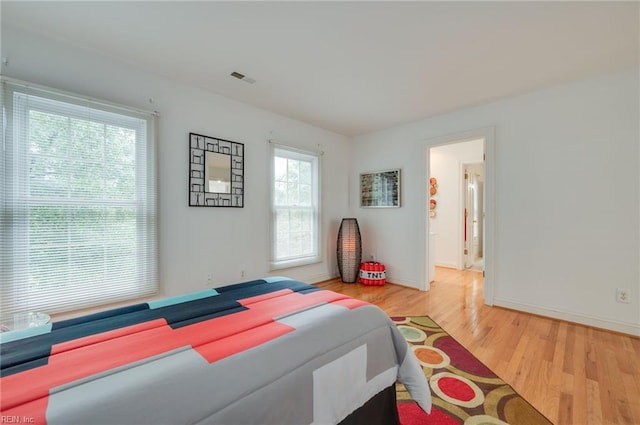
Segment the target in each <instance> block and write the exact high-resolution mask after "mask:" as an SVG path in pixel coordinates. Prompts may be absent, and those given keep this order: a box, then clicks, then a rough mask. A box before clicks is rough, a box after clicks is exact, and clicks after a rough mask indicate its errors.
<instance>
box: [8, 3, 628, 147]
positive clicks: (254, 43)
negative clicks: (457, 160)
mask: <svg viewBox="0 0 640 425" xmlns="http://www.w3.org/2000/svg"><path fill="white" fill-rule="evenodd" d="M0 4H1V7H2V23H3V25H7V24H8V25H15V26H18V27H22V28H25V29H27V30H30V31H34V32H39V33H42V34H45V35H47V36H50V37H55V38H57V39H61V40H66V41H69V42H72V43H74V44H76V45H80V46H82V47H86V48H90V49H94V50H96V51H99V52H101V53H103V54H106V55H110V56H114V57H117V58H119V59H120V60H124V61H127V62H129V63H132V64H134V65H136V66H138V67H140V68H143V69H146V70H148V71H150V72H154V73H157V74H161V75H164V76H166V77H169V78H173V79H177V80H182V81H188V82H190V83H191V84H193V85H197V86H199V87H202V88H206V89H208V90H210V91H212V92H215V93H219V94H221V95H224V96H227V97H229V98H232V99H236V100H239V101H242V102H245V103H248V104H251V105H255V106H257V107H260V108H264V109H267V110H270V111H273V112H276V113H279V114H281V115H285V116H288V117H291V118H294V119H297V120H300V121H304V122H307V123H310V124H313V125H315V126H318V127H322V128H325V129H328V130H331V131H334V132H336V133H339V134H343V135H346V136H355V135H360V134H365V133H369V132H372V131H376V130H379V129H383V128H387V127H391V126H394V125H398V124H403V123H407V122H411V121H414V120H418V119H421V118H425V117H428V116H432V115H436V114H441V113H444V112H448V111H452V110H456V109H460V108H464V107H468V106H472V105H477V104H480V103H484V102H487V101H491V100H495V99H498V98H501V97H505V96H511V95H517V94H521V93H525V92H528V91H531V90H535V89H538V88H542V87H545V86H550V85H554V84H560V83H563V82H565V81H569V80H573V79H578V78H583V77H586V76H589V75H594V74H599V73H605V72H609V71H612V70H615V69H618V68H622V67H628V66H632V65H637V64H638V56H639V33H638V31H639V24H638V22H639V3H638V2H622V3H613V2H552V3H547V2H479V1H473V2H398V1H391V2H367V1H358V2H328V1H320V2H214V1H199V2H184V1H162V2H161V1H156V2H113V1H109V2H96V1H84V2H57V1H47V2H24V1H20V2H12V1H6V0H5V1H2V2H1V3H0ZM233 71H238V72H241V73H243V74H245V75H247V76H248V77H251V78H253V79H255V80H256V83H255V84H248V83H246V82H243V81H240V80H238V79H235V78H232V77H230V76H229V74H230V73H231V72H233Z"/></svg>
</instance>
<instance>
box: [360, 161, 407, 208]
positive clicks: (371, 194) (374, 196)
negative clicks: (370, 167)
mask: <svg viewBox="0 0 640 425" xmlns="http://www.w3.org/2000/svg"><path fill="white" fill-rule="evenodd" d="M360 207H361V208H399V207H400V169H399V168H396V169H393V170H383V171H375V172H371V173H361V174H360Z"/></svg>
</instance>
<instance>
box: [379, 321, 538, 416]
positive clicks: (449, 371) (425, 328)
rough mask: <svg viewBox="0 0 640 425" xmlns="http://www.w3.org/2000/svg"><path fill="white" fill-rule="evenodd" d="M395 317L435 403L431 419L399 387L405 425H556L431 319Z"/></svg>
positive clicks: (401, 414) (397, 387)
mask: <svg viewBox="0 0 640 425" xmlns="http://www.w3.org/2000/svg"><path fill="white" fill-rule="evenodd" d="M391 319H392V320H393V321H394V322H395V324H396V326H397V327H398V329H399V330H400V332H401V333H402V334H403V335H404V337H405V339H406V340H407V341H408V342H409V345H410V346H411V348H412V349H413V352H414V353H415V355H416V357H417V359H418V361H419V362H420V364H421V365H422V370H423V371H424V374H425V376H426V377H427V381H428V382H429V386H430V388H431V397H432V399H433V408H432V410H431V414H430V415H427V414H426V413H425V412H424V411H422V409H420V407H418V405H417V404H416V403H415V402H413V401H412V400H411V397H410V396H409V394H408V393H407V390H406V389H405V388H404V386H403V385H402V384H397V386H396V393H397V399H398V411H399V414H400V423H401V425H419V424H420V425H421V424H437V425H449V424H452V425H453V424H464V425H497V424H500V425H504V424H511V425H549V424H551V422H550V421H549V420H548V419H547V418H546V417H545V416H544V415H542V414H541V413H540V412H538V411H537V410H536V409H535V408H534V407H533V406H531V404H529V403H528V402H527V401H526V400H525V399H523V398H522V397H521V396H520V395H518V393H516V392H515V391H514V390H513V388H511V387H510V386H509V385H507V384H506V383H505V382H504V381H503V380H502V379H500V378H499V377H498V376H496V374H495V373H493V372H492V371H491V370H490V369H489V368H487V367H486V366H485V365H484V364H482V362H480V360H478V359H476V358H475V357H474V356H473V355H472V354H471V353H470V352H469V351H467V349H465V348H464V347H463V346H462V345H460V344H459V343H458V342H457V341H456V340H455V339H453V338H452V337H451V336H450V335H449V334H448V333H446V332H445V331H444V330H443V329H442V328H441V327H440V326H438V324H437V323H435V322H434V321H433V320H431V318H429V317H428V316H408V317H392V318H391Z"/></svg>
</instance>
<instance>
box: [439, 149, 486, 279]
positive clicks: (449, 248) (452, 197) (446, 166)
mask: <svg viewBox="0 0 640 425" xmlns="http://www.w3.org/2000/svg"><path fill="white" fill-rule="evenodd" d="M483 152H484V146H483V140H482V139H480V140H471V141H468V142H461V143H454V144H449V145H444V146H438V147H435V148H431V152H430V159H429V161H430V171H431V173H430V176H429V177H436V178H437V179H438V193H436V194H435V195H434V196H432V197H431V198H433V199H435V200H436V201H437V204H436V209H435V211H436V216H435V217H432V218H430V219H429V225H430V231H431V232H433V233H435V236H434V242H435V255H434V261H435V263H436V265H438V266H445V267H453V268H456V269H461V268H463V264H461V263H460V258H461V257H460V251H461V249H462V245H463V242H462V241H463V239H464V237H463V235H462V219H463V218H462V212H461V211H462V208H463V207H464V199H463V198H462V196H461V195H462V194H461V188H462V181H461V170H462V168H461V164H463V163H478V162H482V154H483Z"/></svg>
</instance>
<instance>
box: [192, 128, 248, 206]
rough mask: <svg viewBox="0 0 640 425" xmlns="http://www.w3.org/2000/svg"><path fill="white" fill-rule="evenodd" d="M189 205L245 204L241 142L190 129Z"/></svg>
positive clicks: (242, 147) (242, 146) (242, 148)
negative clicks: (206, 134)
mask: <svg viewBox="0 0 640 425" xmlns="http://www.w3.org/2000/svg"><path fill="white" fill-rule="evenodd" d="M189 206H190V207H235V208H242V207H244V144H243V143H238V142H232V141H230V140H224V139H218V138H215V137H209V136H203V135H201V134H195V133H189Z"/></svg>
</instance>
